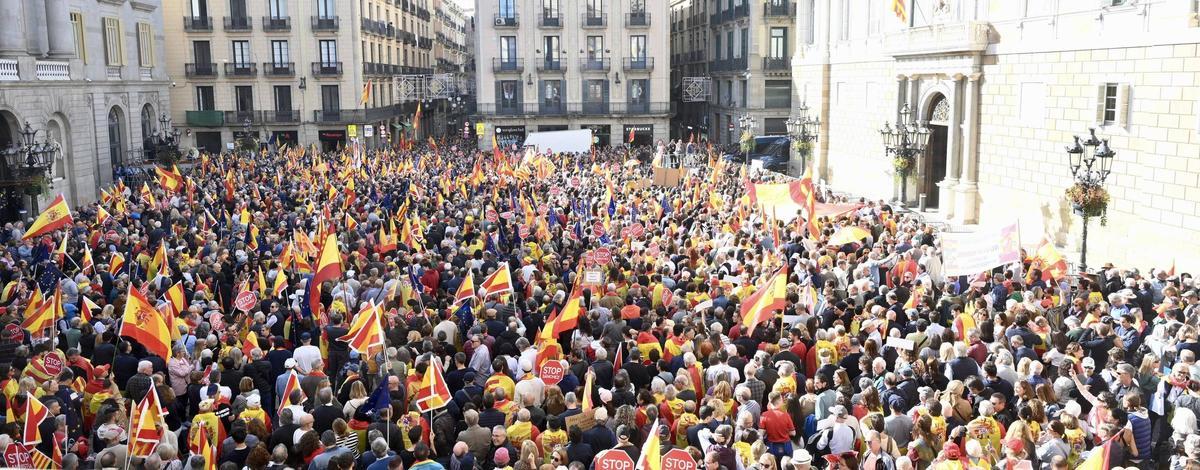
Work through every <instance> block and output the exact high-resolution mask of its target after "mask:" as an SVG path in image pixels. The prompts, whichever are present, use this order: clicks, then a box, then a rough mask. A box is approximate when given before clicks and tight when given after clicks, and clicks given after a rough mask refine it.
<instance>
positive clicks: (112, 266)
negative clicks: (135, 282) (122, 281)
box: [108, 251, 125, 276]
mask: <svg viewBox="0 0 1200 470" xmlns="http://www.w3.org/2000/svg"><path fill="white" fill-rule="evenodd" d="M124 267H125V257H124V256H121V254H120V253H117V252H115V251H114V252H113V254H112V256H111V257H109V258H108V273H109V274H112V275H113V276H116V275H117V273H119V272H121V269H122V268H124Z"/></svg>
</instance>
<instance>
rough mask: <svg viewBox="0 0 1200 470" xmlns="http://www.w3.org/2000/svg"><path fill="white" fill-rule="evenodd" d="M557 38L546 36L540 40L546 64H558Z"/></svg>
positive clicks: (558, 49)
mask: <svg viewBox="0 0 1200 470" xmlns="http://www.w3.org/2000/svg"><path fill="white" fill-rule="evenodd" d="M559 46H560V45H559V40H558V36H546V37H544V38H543V39H542V51H544V52H545V56H546V62H547V63H553V62H558V60H559V54H560V49H561V47H559Z"/></svg>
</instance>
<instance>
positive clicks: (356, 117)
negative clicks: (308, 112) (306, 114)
mask: <svg viewBox="0 0 1200 470" xmlns="http://www.w3.org/2000/svg"><path fill="white" fill-rule="evenodd" d="M366 120H367V112H366V110H364V109H328V110H327V109H318V110H314V111H313V122H319V123H346V122H363V121H366Z"/></svg>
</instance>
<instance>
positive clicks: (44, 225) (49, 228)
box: [21, 194, 74, 240]
mask: <svg viewBox="0 0 1200 470" xmlns="http://www.w3.org/2000/svg"><path fill="white" fill-rule="evenodd" d="M72 223H74V219H72V218H71V208H70V207H68V206H67V202H66V200H64V199H63V195H62V194H59V195H58V197H56V198H54V202H52V203H50V206H49V207H47V208H46V210H44V211H42V213H41V214H39V215H38V217H37V219H35V220H34V221H33V223H32V224H30V225H29V230H26V231H25V235H23V236H22V237H21V239H22V240H28V239H30V238H33V237H36V236H38V235H41V234H44V233H50V232H53V231H55V230H58V229H60V228H63V227H66V226H68V225H71V224H72Z"/></svg>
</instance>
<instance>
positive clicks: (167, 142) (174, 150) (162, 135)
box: [151, 113, 181, 165]
mask: <svg viewBox="0 0 1200 470" xmlns="http://www.w3.org/2000/svg"><path fill="white" fill-rule="evenodd" d="M180 134H181V133H180V132H179V130H178V129H175V127H174V126H172V125H171V118H170V117H168V116H167V113H163V114H162V116H159V118H158V130H156V131H154V134H153V135H151V143H152V144H153V148H154V157H155V160H158V162H159V163H162V164H164V165H170V164H174V163H175V161H176V160H178V159H179V155H180V153H179V136H180Z"/></svg>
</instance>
